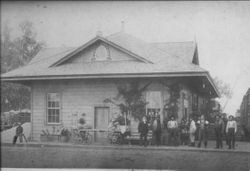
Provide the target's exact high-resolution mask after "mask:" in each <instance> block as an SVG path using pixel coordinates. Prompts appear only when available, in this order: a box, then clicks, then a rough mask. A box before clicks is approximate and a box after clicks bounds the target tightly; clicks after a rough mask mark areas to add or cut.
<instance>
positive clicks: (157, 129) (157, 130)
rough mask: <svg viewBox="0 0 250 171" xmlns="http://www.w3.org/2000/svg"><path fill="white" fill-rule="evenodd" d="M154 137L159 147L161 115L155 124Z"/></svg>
mask: <svg viewBox="0 0 250 171" xmlns="http://www.w3.org/2000/svg"><path fill="white" fill-rule="evenodd" d="M153 137H154V140H155V144H156V145H157V146H159V145H160V143H161V121H160V115H157V117H156V118H155V120H154V122H153Z"/></svg>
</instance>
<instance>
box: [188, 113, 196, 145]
mask: <svg viewBox="0 0 250 171" xmlns="http://www.w3.org/2000/svg"><path fill="white" fill-rule="evenodd" d="M195 132H196V124H195V121H194V119H193V118H192V117H191V118H190V125H189V139H190V146H191V147H194V146H195Z"/></svg>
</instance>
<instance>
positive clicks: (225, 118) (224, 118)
mask: <svg viewBox="0 0 250 171" xmlns="http://www.w3.org/2000/svg"><path fill="white" fill-rule="evenodd" d="M227 121H228V119H227V115H226V114H225V113H224V114H223V122H224V129H223V130H224V133H223V134H224V136H225V139H226V144H227V145H229V143H228V136H227V133H226V126H227Z"/></svg>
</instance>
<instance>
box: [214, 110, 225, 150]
mask: <svg viewBox="0 0 250 171" xmlns="http://www.w3.org/2000/svg"><path fill="white" fill-rule="evenodd" d="M214 130H215V136H216V148H223V143H222V135H223V133H224V122H223V120H222V118H221V116H220V115H216V118H215V123H214Z"/></svg>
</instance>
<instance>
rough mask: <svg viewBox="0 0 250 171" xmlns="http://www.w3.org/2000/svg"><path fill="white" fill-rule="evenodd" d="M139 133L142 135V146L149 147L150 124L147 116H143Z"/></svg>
mask: <svg viewBox="0 0 250 171" xmlns="http://www.w3.org/2000/svg"><path fill="white" fill-rule="evenodd" d="M138 132H139V133H140V145H142V144H143V145H144V146H145V147H146V146H147V136H148V123H147V118H146V116H143V118H142V122H140V123H139V125H138Z"/></svg>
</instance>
